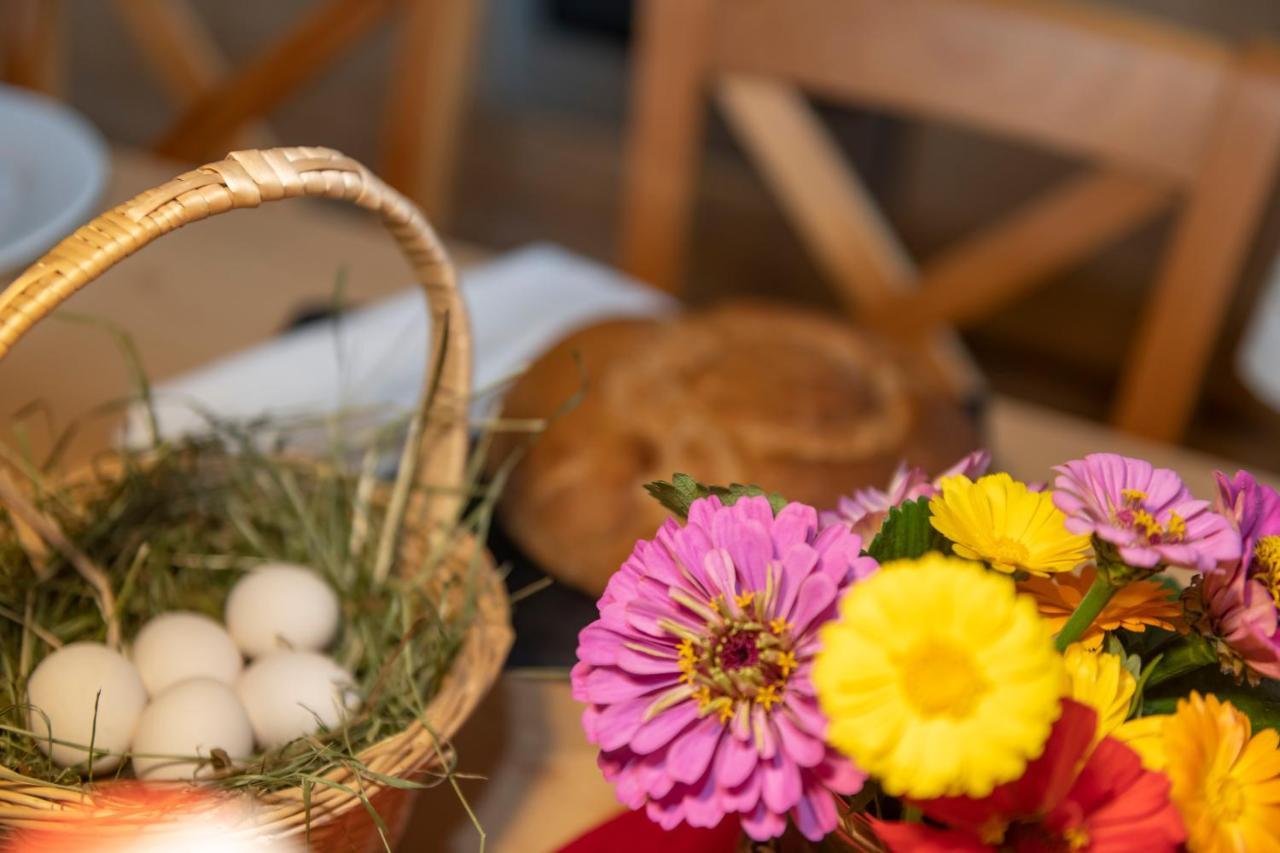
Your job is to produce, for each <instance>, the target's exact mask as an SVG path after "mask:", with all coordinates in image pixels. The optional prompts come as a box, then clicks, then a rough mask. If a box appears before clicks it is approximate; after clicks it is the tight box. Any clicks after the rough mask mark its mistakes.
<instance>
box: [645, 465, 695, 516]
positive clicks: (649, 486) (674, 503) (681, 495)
mask: <svg viewBox="0 0 1280 853" xmlns="http://www.w3.org/2000/svg"><path fill="white" fill-rule="evenodd" d="M644 490H645V491H646V492H648V493H649V494H650V495H651V496H652V497H653V498H654V499H655V500H656V501H657V502H658V503H660V504H662V505H663V506H665V507H666V508H667V509H669V510H671V512H673V513H675V514H676V515H678V516H679V517H680V518H688V517H689V506H690V504H692V503H693V502H694V501H696V500H697V499H698V498H705V497H706V496H707V495H709V494H711V491H710V490H709V489H707V487H706V486H703V485H702V484H701V483H699V482H698V481H697V480H695V479H693V478H692V477H690V476H689V475H688V474H679V473H677V474H674V475H672V477H671V481H670V482H668V481H666V480H654V481H653V482H652V483H645V486H644Z"/></svg>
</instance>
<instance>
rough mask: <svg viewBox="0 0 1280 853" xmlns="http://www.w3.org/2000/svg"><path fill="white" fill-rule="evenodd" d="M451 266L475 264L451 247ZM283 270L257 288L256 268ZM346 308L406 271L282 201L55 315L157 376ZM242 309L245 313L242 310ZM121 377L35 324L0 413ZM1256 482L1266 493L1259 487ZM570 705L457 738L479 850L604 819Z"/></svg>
mask: <svg viewBox="0 0 1280 853" xmlns="http://www.w3.org/2000/svg"><path fill="white" fill-rule="evenodd" d="M178 171H180V169H178V168H176V167H172V166H169V165H166V164H163V163H157V162H156V161H154V160H151V159H149V158H147V157H145V156H141V155H136V154H132V153H129V152H117V156H116V158H115V173H114V176H113V180H112V181H111V184H110V188H109V190H108V192H107V197H106V198H105V199H104V203H103V206H104V207H105V206H106V205H107V204H115V203H117V202H119V201H121V200H123V199H125V198H128V197H129V196H131V195H133V194H135V193H137V192H139V191H141V190H144V189H147V188H149V187H151V186H154V185H156V184H159V183H162V182H163V181H165V180H166V179H168V178H170V177H172V176H173V175H174V174H176V173H177V172H178ZM455 257H456V258H457V259H458V261H459V263H460V264H466V263H467V262H469V261H474V260H475V259H477V258H478V257H481V254H480V253H476V252H468V251H465V250H463V251H461V252H457V251H455ZM285 260H288V261H289V263H290V264H292V266H293V269H294V272H293V273H292V274H291V276H290V277H289V278H288V279H281V280H273V279H271V277H270V273H271V270H273V269H282V268H286V266H287V265H286V264H285V263H284V261H285ZM344 266H345V267H346V268H347V269H348V270H349V282H350V290H351V293H352V294H353V296H358V297H360V298H365V297H373V296H378V295H382V294H386V293H390V292H392V291H394V290H397V289H400V288H402V287H404V286H405V284H406V282H407V279H408V268H407V267H406V266H405V264H404V263H403V261H402V260H401V259H400V258H399V256H398V255H397V253H396V249H395V248H394V247H393V245H392V244H391V241H390V240H388V239H387V238H386V236H385V235H384V234H382V233H381V232H380V230H379V229H378V228H377V226H376V225H375V224H374V223H373V222H372V221H371V220H370V219H368V218H360V217H359V216H357V215H353V214H351V213H350V212H348V211H346V210H339V209H334V208H330V207H327V206H324V205H320V204H316V203H311V202H306V201H295V202H291V203H289V204H282V205H272V206H270V207H267V208H263V209H260V210H255V211H251V212H237V213H235V214H231V215H227V216H222V217H218V218H216V219H213V220H210V221H208V222H202V223H199V224H197V225H195V226H193V227H191V228H187V229H184V230H183V231H180V232H178V233H176V234H173V235H170V236H167V237H165V238H164V239H162V240H160V241H158V242H156V243H154V244H153V245H151V246H149V247H148V248H147V249H146V250H145V251H144V252H142V253H140V254H139V255H138V256H137V257H135V258H133V259H130V260H129V261H128V262H126V263H125V264H124V265H123V267H122V268H120V269H117V270H114V271H112V272H111V273H110V274H108V275H107V276H105V277H104V280H103V281H101V282H96V283H95V284H94V285H93V286H91V287H89V288H87V289H86V290H85V291H83V292H82V293H80V294H78V295H77V296H76V297H75V298H74V299H73V300H72V301H71V303H70V306H69V307H70V308H73V309H74V310H76V311H78V312H81V313H83V314H92V315H95V316H98V317H102V318H105V319H107V320H110V321H111V322H113V323H116V324H118V325H120V326H121V327H122V328H126V329H128V330H129V333H130V334H131V336H132V337H133V339H134V341H135V342H136V344H137V346H138V349H139V351H140V352H141V353H142V357H143V361H144V364H145V365H146V368H147V371H148V373H149V374H150V375H151V376H152V377H154V378H157V379H159V378H165V377H168V376H172V375H174V374H176V373H180V372H182V371H184V370H187V369H190V368H192V367H195V366H196V365H198V364H201V363H202V362H205V361H207V360H209V359H211V358H213V357H215V356H218V355H222V354H225V353H227V352H231V351H234V350H236V349H240V348H242V347H245V346H247V345H249V344H253V343H256V342H258V341H261V340H263V339H265V338H267V337H269V336H271V335H272V334H274V333H275V332H277V331H278V330H279V329H280V328H281V327H282V325H283V324H284V323H285V322H286V320H287V319H288V318H289V317H290V316H291V315H292V314H293V313H294V312H295V311H296V310H297V309H298V308H299V306H300V305H302V304H304V303H305V302H306V301H311V302H312V303H315V302H318V301H322V300H324V299H325V298H326V296H327V295H328V294H329V293H330V292H331V288H332V282H333V280H334V276H335V275H336V274H337V271H338V269H339V268H340V267H344ZM251 302H252V303H253V304H255V306H256V307H255V309H254V310H253V311H252V312H246V311H244V309H243V306H244V305H247V304H250V303H251ZM128 390H129V380H128V377H127V374H126V371H125V370H124V367H123V365H122V363H121V359H120V358H119V356H118V354H117V351H116V349H115V345H114V344H113V343H112V342H111V340H110V339H109V337H108V336H107V335H105V334H103V333H102V332H101V331H98V330H95V329H93V328H91V327H86V326H83V325H78V324H70V323H66V322H58V321H57V320H51V321H49V322H46V323H45V324H43V325H42V326H40V327H38V328H37V329H36V330H35V331H34V332H33V333H32V334H31V335H30V336H29V337H28V339H25V340H24V341H23V342H22V344H21V345H20V346H19V347H18V348H17V349H15V350H14V352H13V354H12V356H11V357H10V358H8V359H7V360H6V361H5V362H4V363H3V364H0V414H2V415H3V417H4V419H6V420H8V419H10V418H11V416H12V414H13V413H14V411H15V410H16V409H17V408H18V407H19V406H20V405H22V404H25V403H27V402H29V401H31V400H40V401H41V402H42V407H43V409H44V410H46V411H48V412H51V413H53V415H54V416H57V417H61V418H65V417H66V416H67V415H68V414H74V413H79V412H83V411H85V410H86V409H88V408H89V407H91V406H94V405H98V404H101V403H104V402H106V401H109V400H113V399H119V398H121V397H123V396H125V395H126V394H127V393H128ZM43 418H44V416H43V415H40V416H39V417H29V418H28V423H29V425H30V427H31V431H32V434H33V443H34V444H35V445H36V446H47V440H48V437H47V435H45V434H44V433H43V432H42V431H41V429H42V427H41V422H42V420H43ZM988 426H989V431H990V436H991V445H992V447H993V449H994V450H995V452H996V454H997V456H998V458H999V461H1000V464H1001V466H1002V467H1003V468H1005V469H1007V470H1009V471H1010V472H1011V473H1013V474H1014V475H1015V476H1018V477H1021V478H1024V479H1034V480H1043V479H1048V478H1049V477H1050V472H1049V468H1050V467H1051V466H1052V465H1054V464H1057V463H1058V462H1061V461H1063V460H1066V459H1070V458H1073V457H1075V456H1079V455H1081V454H1083V453H1086V452H1089V451H1091V450H1100V449H1110V450H1115V451H1118V452H1122V453H1128V454H1131V455H1136V456H1141V457H1144V458H1147V459H1150V460H1152V461H1153V462H1155V463H1157V464H1160V465H1166V466H1170V467H1173V468H1176V469H1177V470H1178V471H1180V472H1181V473H1182V474H1183V475H1184V476H1185V478H1186V479H1187V482H1188V484H1189V485H1190V486H1191V488H1192V489H1193V490H1194V491H1196V492H1197V493H1198V494H1201V495H1206V496H1207V495H1210V494H1212V472H1213V470H1214V469H1215V468H1230V467H1231V466H1230V465H1229V463H1225V462H1223V461H1221V460H1215V459H1213V458H1211V457H1208V456H1205V455H1203V454H1198V453H1193V452H1191V451H1188V450H1185V449H1182V448H1176V447H1170V446H1165V445H1157V444H1153V443H1151V442H1146V441H1141V440H1138V439H1134V438H1131V437H1127V436H1122V435H1118V434H1116V433H1114V432H1112V431H1111V430H1109V429H1107V428H1106V427H1103V426H1100V425H1098V424H1093V423H1089V422H1086V421H1082V420H1079V419H1076V418H1071V417H1067V416H1064V415H1061V414H1058V413H1054V412H1050V411H1047V410H1045V409H1042V408H1039V407H1036V406H1031V405H1028V404H1025V403H1019V402H1016V401H1012V400H1007V399H999V398H998V399H996V400H995V401H993V403H992V406H991V408H990V412H989V424H988ZM112 428H113V421H112V419H111V418H106V417H104V418H99V419H97V420H95V421H94V422H92V423H90V424H87V425H86V426H85V428H84V429H82V430H81V431H80V434H79V436H78V439H77V442H76V445H75V449H74V450H73V454H72V455H73V456H79V457H81V458H83V457H84V456H86V455H88V454H89V453H91V452H93V450H94V449H95V448H99V447H102V446H103V445H104V444H105V443H106V442H107V441H108V440H109V438H110V435H111V430H112ZM1263 476H1264V479H1268V480H1270V481H1271V482H1276V479H1275V478H1274V477H1271V476H1269V475H1263ZM579 715H580V708H579V707H578V706H577V705H576V704H575V703H574V702H573V700H572V699H571V698H570V696H569V690H568V683H567V678H566V675H565V674H564V673H538V674H531V673H525V674H521V673H514V672H513V673H508V674H507V675H506V676H505V677H504V678H503V679H502V681H501V682H500V683H499V684H498V686H497V687H496V689H495V690H494V691H493V692H492V694H491V695H490V696H489V697H488V698H487V699H486V701H485V702H484V703H483V704H482V705H481V707H480V709H479V710H478V712H477V713H476V715H475V717H474V718H473V719H472V720H471V721H469V723H468V725H467V726H466V728H465V729H464V731H463V732H462V734H461V736H460V737H459V739H458V742H457V747H458V752H459V755H460V756H461V768H460V770H461V771H462V772H463V773H474V774H481V775H483V776H485V777H486V779H485V780H484V781H481V780H477V779H466V780H463V781H462V782H461V787H462V789H463V791H464V793H466V795H467V796H468V798H469V801H470V804H471V806H472V807H473V809H474V810H475V812H476V815H477V817H478V819H479V822H480V823H481V825H482V826H483V827H484V828H485V831H486V833H487V835H488V849H489V850H491V851H519V853H538V851H544V850H553V849H555V848H556V847H557V846H558V845H560V844H562V843H564V842H566V841H568V840H570V839H572V838H574V837H575V836H577V835H578V834H580V833H581V832H583V831H584V830H586V829H588V828H589V827H591V826H593V825H594V824H596V823H598V822H599V821H601V820H603V819H604V818H606V817H608V816H609V815H610V814H612V813H614V812H615V811H617V809H618V805H617V802H616V800H615V799H614V796H613V792H612V790H611V789H610V787H609V786H608V785H606V784H605V783H604V781H603V780H602V779H601V777H600V774H599V772H598V770H597V769H596V765H595V751H594V749H592V748H591V747H590V746H589V745H588V744H587V742H586V740H585V738H583V736H582V733H581V729H580V728H579V725H578V718H579ZM478 844H479V835H478V834H477V832H476V830H475V829H474V828H473V827H472V826H471V824H470V821H469V819H468V817H467V815H466V812H465V810H464V809H463V808H462V806H461V804H460V803H459V802H458V800H457V798H456V797H455V796H454V794H453V792H452V791H451V790H450V789H448V788H447V787H442V788H439V789H435V790H432V791H429V792H425V793H424V794H423V795H422V797H421V798H420V802H419V805H418V808H417V811H416V812H415V815H414V818H413V822H412V824H411V827H410V836H409V838H408V839H407V840H406V842H405V843H404V845H403V846H402V848H401V849H403V850H406V851H419V850H475V849H477V847H478Z"/></svg>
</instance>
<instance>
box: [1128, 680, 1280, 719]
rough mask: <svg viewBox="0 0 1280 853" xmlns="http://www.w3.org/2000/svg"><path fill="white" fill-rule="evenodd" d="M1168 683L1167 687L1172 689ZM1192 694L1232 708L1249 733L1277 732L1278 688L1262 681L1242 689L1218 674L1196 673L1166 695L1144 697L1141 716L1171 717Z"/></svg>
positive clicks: (1274, 683) (1279, 715)
mask: <svg viewBox="0 0 1280 853" xmlns="http://www.w3.org/2000/svg"><path fill="white" fill-rule="evenodd" d="M1173 686H1174V685H1173V684H1172V683H1170V684H1169V685H1167V687H1173ZM1192 690H1199V691H1200V693H1202V694H1206V693H1212V694H1213V695H1215V696H1217V697H1218V698H1219V699H1221V700H1223V701H1226V702H1230V703H1231V704H1232V705H1235V706H1236V707H1237V708H1239V709H1240V710H1241V711H1243V712H1244V714H1245V716H1247V717H1248V718H1249V722H1251V723H1252V724H1253V730H1254V731H1255V732H1256V731H1261V730H1262V729H1280V684H1277V683H1276V682H1275V681H1270V680H1264V681H1263V682H1262V683H1261V684H1259V685H1258V686H1257V687H1246V686H1244V685H1242V684H1237V683H1236V682H1235V680H1234V679H1232V678H1230V677H1229V676H1226V675H1223V674H1222V672H1221V671H1219V670H1216V669H1215V670H1212V671H1208V670H1200V671H1199V672H1196V673H1195V674H1194V675H1192V676H1188V677H1186V678H1183V679H1179V681H1178V682H1177V689H1176V690H1169V691H1168V693H1167V695H1161V696H1154V697H1153V696H1148V697H1147V698H1146V699H1145V700H1144V701H1143V704H1142V712H1143V714H1145V715H1151V714H1172V713H1173V712H1174V711H1175V710H1176V709H1177V705H1178V700H1179V699H1183V698H1185V697H1186V696H1187V694H1188V693H1190V692H1191V691H1192Z"/></svg>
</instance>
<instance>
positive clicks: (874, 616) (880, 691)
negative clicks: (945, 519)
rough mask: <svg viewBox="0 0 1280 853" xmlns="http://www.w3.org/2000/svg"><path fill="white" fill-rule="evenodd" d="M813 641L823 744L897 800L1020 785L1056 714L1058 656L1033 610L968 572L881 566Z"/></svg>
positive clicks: (1012, 592)
mask: <svg viewBox="0 0 1280 853" xmlns="http://www.w3.org/2000/svg"><path fill="white" fill-rule="evenodd" d="M821 638H822V650H821V651H820V652H819V653H818V656H817V659H816V661H815V663H814V670H813V681H814V686H815V687H816V688H817V690H818V699H819V701H820V702H821V704H822V709H823V711H824V712H825V713H826V715H827V717H828V719H829V720H830V728H829V729H828V740H829V741H830V742H831V743H832V744H834V745H835V747H836V748H837V749H840V750H841V751H842V752H844V753H846V754H847V755H849V756H850V757H851V758H852V759H853V760H854V762H856V763H857V764H858V766H859V767H861V768H862V769H863V770H865V771H867V772H868V773H870V774H871V775H873V776H876V777H878V778H879V779H880V781H881V784H882V786H883V787H884V789H885V790H886V791H887V792H888V793H890V794H891V795H894V796H909V797H914V798H916V799H930V798H933V797H938V796H943V795H948V796H953V795H968V796H972V797H985V796H986V795H987V794H989V793H991V790H992V788H994V787H995V786H996V785H999V784H1002V783H1004V782H1008V781H1010V780H1013V779H1016V778H1018V777H1019V776H1020V775H1022V772H1023V770H1024V769H1025V768H1026V764H1027V761H1028V760H1029V759H1032V758H1035V757H1036V756H1038V755H1039V754H1040V752H1041V751H1042V750H1043V749H1044V743H1045V740H1046V739H1047V738H1048V736H1049V729H1050V726H1051V725H1052V723H1053V721H1054V720H1055V719H1056V718H1057V716H1058V713H1059V710H1060V697H1061V695H1062V684H1063V679H1064V677H1065V676H1064V671H1063V664H1062V657H1061V656H1060V655H1058V654H1056V653H1055V652H1054V649H1053V643H1052V641H1051V640H1050V636H1049V633H1048V631H1047V630H1046V629H1045V626H1044V623H1043V622H1042V621H1041V620H1040V617H1039V616H1037V615H1036V608H1035V602H1033V601H1032V600H1031V599H1029V598H1027V597H1025V596H1020V595H1018V594H1017V591H1016V589H1015V588H1014V585H1013V582H1012V581H1010V580H1009V579H1008V578H1005V577H1002V576H1000V575H997V574H994V573H992V572H988V571H985V570H984V569H983V568H982V567H981V566H979V565H977V564H975V563H970V562H967V561H965V560H959V559H956V558H954V557H944V556H942V555H940V554H936V553H935V554H926V555H925V556H924V557H921V558H920V559H918V560H900V561H897V562H893V563H888V564H886V565H885V566H884V567H883V570H882V571H879V572H877V573H876V574H874V575H872V576H871V577H870V578H868V579H866V580H864V581H862V582H860V583H858V584H856V585H854V587H853V588H852V589H850V591H849V592H848V593H847V594H846V595H845V597H844V599H843V600H842V601H841V603H840V617H839V618H838V619H836V620H835V621H833V622H829V623H828V624H827V625H825V626H824V627H823V629H822V634H821Z"/></svg>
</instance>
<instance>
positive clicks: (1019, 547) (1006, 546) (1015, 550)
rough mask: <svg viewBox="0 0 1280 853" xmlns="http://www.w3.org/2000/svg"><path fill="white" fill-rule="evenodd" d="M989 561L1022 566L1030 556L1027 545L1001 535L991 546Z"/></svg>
mask: <svg viewBox="0 0 1280 853" xmlns="http://www.w3.org/2000/svg"><path fill="white" fill-rule="evenodd" d="M990 556H991V561H992V562H993V563H998V564H1000V565H1002V566H1023V565H1026V563H1027V560H1028V559H1030V557H1031V552H1030V551H1028V550H1027V546H1026V545H1023V544H1022V543H1021V542H1016V541H1014V540H1013V539H1010V538H1008V537H1007V536H1002V537H1000V538H999V539H998V540H996V542H995V543H994V544H993V545H992V546H991V555H990Z"/></svg>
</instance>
